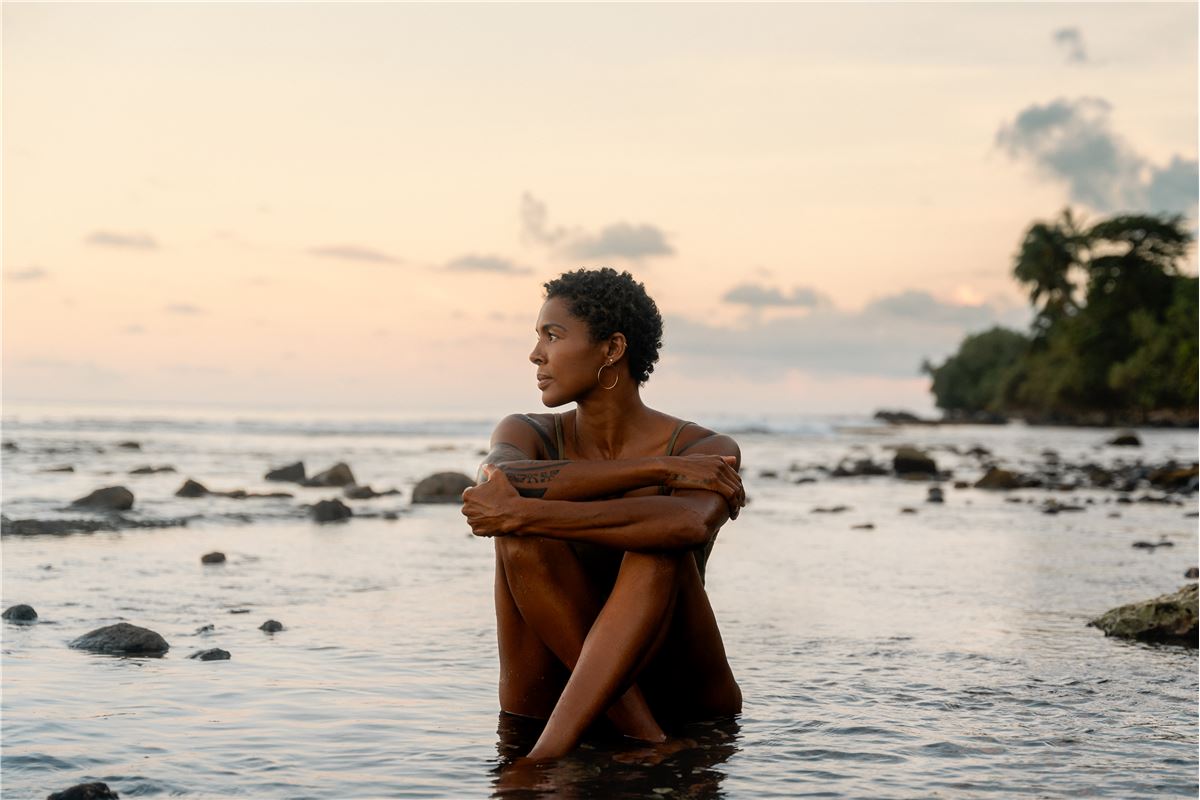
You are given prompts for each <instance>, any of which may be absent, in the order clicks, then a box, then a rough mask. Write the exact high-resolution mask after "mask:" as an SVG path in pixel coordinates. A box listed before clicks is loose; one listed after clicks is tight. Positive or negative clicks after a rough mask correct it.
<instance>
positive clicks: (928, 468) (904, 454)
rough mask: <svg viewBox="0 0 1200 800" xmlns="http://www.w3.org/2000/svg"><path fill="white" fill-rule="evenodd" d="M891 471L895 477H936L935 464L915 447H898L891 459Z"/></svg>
mask: <svg viewBox="0 0 1200 800" xmlns="http://www.w3.org/2000/svg"><path fill="white" fill-rule="evenodd" d="M892 469H894V470H895V471H896V474H897V475H911V474H919V475H920V474H924V475H936V474H937V463H936V462H934V460H933V459H932V458H930V457H929V456H927V455H925V454H924V453H922V452H921V451H920V450H918V449H916V448H915V447H898V448H896V455H895V456H894V457H893V458H892Z"/></svg>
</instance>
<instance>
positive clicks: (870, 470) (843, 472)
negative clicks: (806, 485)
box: [829, 458, 890, 478]
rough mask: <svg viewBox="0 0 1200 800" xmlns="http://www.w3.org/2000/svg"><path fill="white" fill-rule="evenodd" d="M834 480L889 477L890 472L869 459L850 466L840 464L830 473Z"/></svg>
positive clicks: (860, 460) (859, 460) (861, 459)
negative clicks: (872, 476) (875, 476)
mask: <svg viewBox="0 0 1200 800" xmlns="http://www.w3.org/2000/svg"><path fill="white" fill-rule="evenodd" d="M829 474H830V476H831V477H834V478H857V477H861V476H869V475H888V474H890V470H888V468H887V467H885V466H883V465H882V464H876V463H875V462H874V461H872V460H871V459H869V458H860V459H858V460H857V461H855V462H854V463H853V464H851V465H850V466H846V464H845V463H842V464H838V465H837V468H835V469H834V470H833V472H831V473H829Z"/></svg>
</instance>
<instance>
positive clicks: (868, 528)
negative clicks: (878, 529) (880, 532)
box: [850, 522, 875, 531]
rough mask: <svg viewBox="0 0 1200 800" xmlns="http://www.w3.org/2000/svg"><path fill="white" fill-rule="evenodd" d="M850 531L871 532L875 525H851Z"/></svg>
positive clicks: (866, 523) (867, 523)
mask: <svg viewBox="0 0 1200 800" xmlns="http://www.w3.org/2000/svg"><path fill="white" fill-rule="evenodd" d="M850 529H851V530H855V531H873V530H875V524H874V523H872V522H864V523H863V524H862V525H851V526H850Z"/></svg>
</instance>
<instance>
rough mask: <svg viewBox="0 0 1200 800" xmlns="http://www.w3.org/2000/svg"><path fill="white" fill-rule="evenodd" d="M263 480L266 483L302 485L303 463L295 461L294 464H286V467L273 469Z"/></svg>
mask: <svg viewBox="0 0 1200 800" xmlns="http://www.w3.org/2000/svg"><path fill="white" fill-rule="evenodd" d="M263 478H264V479H265V480H268V481H288V482H290V483H304V462H303V461H297V462H296V463H295V464H288V465H287V466H286V467H279V468H278V469H273V470H271V471H270V472H268V473H267V474H266V475H264V476H263Z"/></svg>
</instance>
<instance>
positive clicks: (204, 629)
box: [193, 622, 217, 634]
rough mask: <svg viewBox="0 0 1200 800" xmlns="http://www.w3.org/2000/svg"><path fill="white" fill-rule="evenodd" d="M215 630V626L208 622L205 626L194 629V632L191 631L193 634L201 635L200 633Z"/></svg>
mask: <svg viewBox="0 0 1200 800" xmlns="http://www.w3.org/2000/svg"><path fill="white" fill-rule="evenodd" d="M216 629H217V626H216V625H213V624H212V623H211V622H210V623H208V624H207V625H201V626H200V627H199V628H196V630H195V631H193V632H194V633H196V634H202V633H212V632H213V631H215V630H216Z"/></svg>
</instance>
